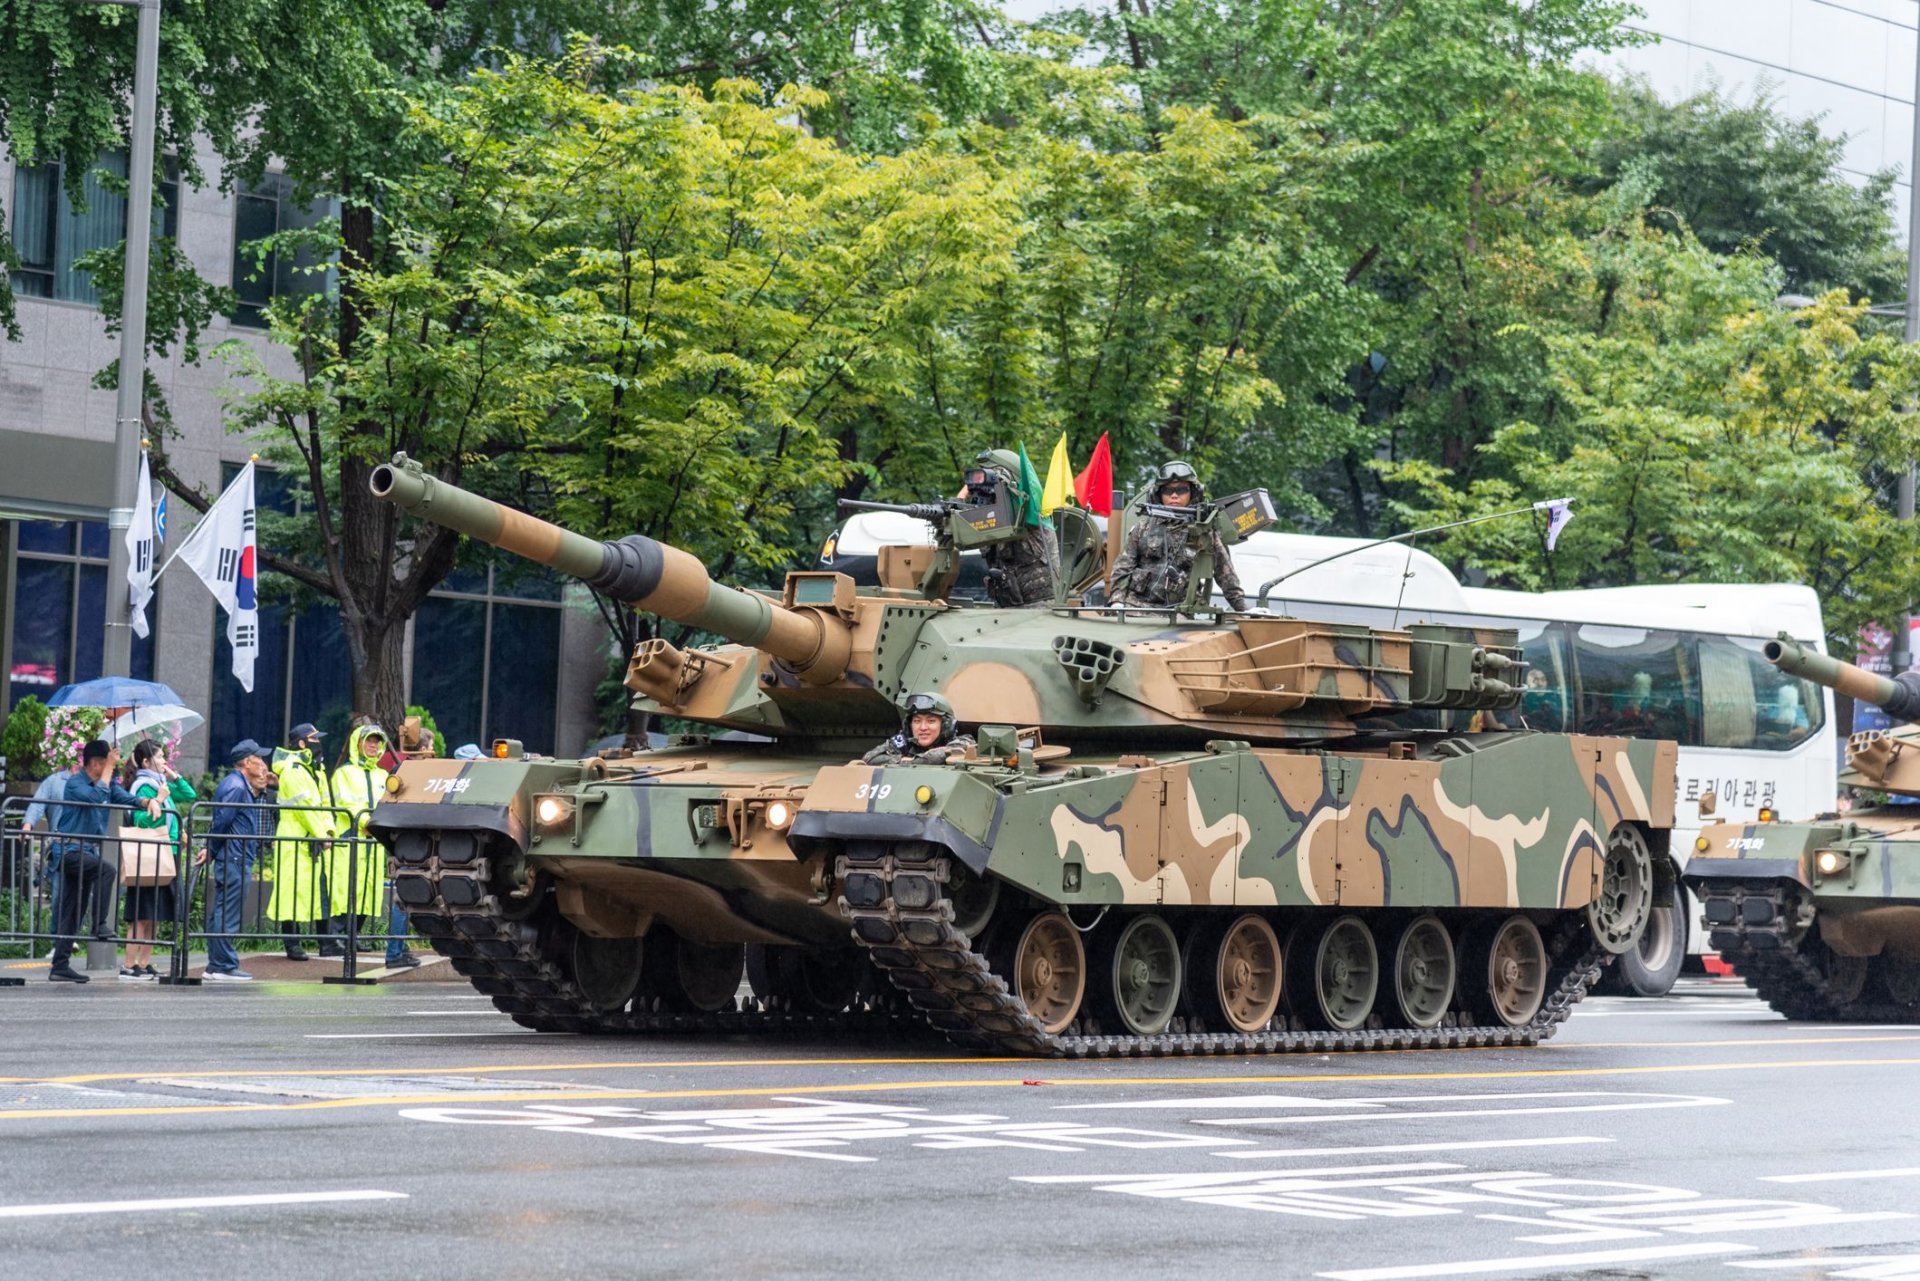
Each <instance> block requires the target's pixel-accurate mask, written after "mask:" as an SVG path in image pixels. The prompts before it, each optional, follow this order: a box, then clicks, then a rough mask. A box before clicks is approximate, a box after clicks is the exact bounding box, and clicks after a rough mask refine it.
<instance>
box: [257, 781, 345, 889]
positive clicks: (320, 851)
mask: <svg viewBox="0 0 1920 1281" xmlns="http://www.w3.org/2000/svg"><path fill="white" fill-rule="evenodd" d="M273 772H274V774H275V775H277V776H278V777H279V780H280V801H279V805H280V808H279V810H278V811H277V812H276V813H275V815H274V829H273V831H274V837H275V840H274V843H273V863H272V867H271V874H272V876H273V894H272V895H271V896H270V897H269V898H268V900H267V916H268V917H269V918H271V919H273V920H276V921H317V920H320V919H322V918H324V917H327V916H330V915H332V914H333V910H332V908H331V905H330V902H329V900H331V899H332V898H333V897H334V895H333V894H332V893H330V892H327V891H326V887H325V877H326V871H327V861H328V855H327V850H326V847H325V845H324V842H325V841H326V840H327V839H329V838H331V837H332V836H334V835H335V834H337V832H338V831H339V828H340V826H341V824H340V819H339V818H338V816H336V815H334V814H332V813H329V812H328V810H327V808H325V807H329V806H331V805H332V804H333V795H332V793H331V791H329V790H328V788H327V784H326V780H325V776H324V775H323V774H321V773H320V772H319V771H317V770H316V769H315V768H314V765H313V755H312V753H310V752H305V751H300V752H295V751H289V750H288V749H286V748H277V749H275V751H274V753H273ZM316 807H317V808H316ZM340 894H341V896H342V897H344V894H345V887H344V886H343V887H342V889H341V890H340Z"/></svg>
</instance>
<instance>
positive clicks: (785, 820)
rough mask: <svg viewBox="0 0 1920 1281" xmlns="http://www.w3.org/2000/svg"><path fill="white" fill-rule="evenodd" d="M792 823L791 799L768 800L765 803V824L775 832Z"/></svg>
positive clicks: (782, 830)
mask: <svg viewBox="0 0 1920 1281" xmlns="http://www.w3.org/2000/svg"><path fill="white" fill-rule="evenodd" d="M792 823H793V802H792V801H769V802H768V803H767V826H768V827H770V828H772V829H773V830H774V831H776V832H784V831H786V830H787V828H788V827H789V826H790V825H791V824H792Z"/></svg>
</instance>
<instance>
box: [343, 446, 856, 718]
mask: <svg viewBox="0 0 1920 1281" xmlns="http://www.w3.org/2000/svg"><path fill="white" fill-rule="evenodd" d="M367 487H368V488H369V489H370V490H371V491H372V492H373V496H374V497H375V498H379V499H381V500H383V501H385V502H390V503H392V504H394V505H395V506H396V507H399V508H400V509H401V510H402V511H404V512H407V513H409V514H410V515H414V516H418V517H420V518H421V519H422V520H430V521H432V522H433V523H434V524H436V525H444V526H445V527H446V528H448V529H451V530H454V531H456V532H458V533H462V534H465V535H467V536H468V537H469V538H476V539H479V540H480V541H481V542H483V543H490V544H492V545H493V546H495V547H498V548H500V549H501V550H502V551H507V552H512V553H513V554H514V555H516V556H523V557H525V558H526V559H528V560H531V561H537V562H539V563H540V564H542V565H547V566H550V567H552V568H554V569H557V570H559V571H560V572H561V573H563V574H568V575H571V576H572V577H574V578H577V579H579V580H580V581H582V582H584V583H586V584H587V586H589V587H591V588H593V589H594V590H595V591H598V592H603V593H605V594H606V595H608V596H611V597H613V598H614V599H615V600H619V601H624V602H626V603H627V604H630V605H632V606H633V607H634V608H636V609H641V610H645V611H646V612H648V613H650V614H658V615H659V616H660V617H662V618H666V619H671V620H672V621H674V622H676V623H684V624H686V625H687V626H689V627H697V628H701V629H702V630H705V631H709V632H713V633H715V634H716V635H719V636H723V637H725V638H726V639H728V640H730V641H733V642H735V643H737V644H741V645H752V646H755V647H757V648H759V649H762V650H765V651H766V652H767V653H769V654H772V655H773V656H774V657H775V658H778V659H780V660H781V661H782V662H784V663H786V664H788V665H789V666H791V667H792V668H793V669H794V670H796V671H799V672H804V673H810V674H812V675H813V676H814V677H815V678H816V679H817V678H820V677H821V676H824V677H825V679H828V680H831V679H833V678H834V677H836V676H837V675H838V674H839V671H840V670H841V669H843V668H844V666H845V662H846V653H847V645H846V637H845V635H844V627H841V626H839V625H838V624H837V620H834V619H831V618H830V617H827V616H823V615H822V614H821V613H820V612H819V611H815V610H794V609H787V608H785V607H783V606H780V605H776V604H774V603H773V602H772V601H770V600H768V599H767V598H766V597H764V596H760V595H757V594H755V593H753V592H746V591H741V590H739V589H738V588H734V587H728V586H726V585H724V584H721V583H716V582H714V581H713V579H712V578H710V577H709V576H708V575H707V568H706V566H705V565H703V564H701V563H700V561H699V559H698V558H697V557H695V556H693V555H692V554H691V553H689V552H686V551H682V550H681V549H680V548H678V547H674V546H672V545H670V544H667V543H663V542H660V541H658V540H657V539H653V538H649V537H647V536H646V535H645V534H628V535H627V536H626V537H624V538H619V539H609V540H607V541H601V540H599V539H594V538H586V537H583V536H581V535H579V534H576V533H573V532H571V531H570V530H566V529H562V528H561V527H560V526H558V525H554V524H551V523H549V522H547V521H544V520H541V519H540V518H539V517H537V516H529V515H527V514H526V513H525V512H522V511H516V510H514V509H513V508H511V507H507V506H504V505H503V504H500V503H496V502H494V501H493V500H492V499H490V498H482V497H481V496H480V495H478V494H473V493H469V492H467V491H466V490H464V489H461V488H460V487H458V486H457V485H451V484H448V483H447V482H446V481H443V480H441V479H439V478H438V477H436V476H430V475H428V474H426V473H425V472H423V471H422V470H421V469H420V467H419V465H418V464H416V463H413V462H411V461H409V460H408V458H407V456H406V455H405V454H396V455H395V456H394V460H393V461H392V462H391V463H383V464H382V465H380V466H378V467H376V468H374V469H373V473H372V475H371V476H369V477H368V480H367Z"/></svg>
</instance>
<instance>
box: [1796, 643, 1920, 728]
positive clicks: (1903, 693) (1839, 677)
mask: <svg viewBox="0 0 1920 1281" xmlns="http://www.w3.org/2000/svg"><path fill="white" fill-rule="evenodd" d="M1761 653H1762V655H1763V656H1764V657H1765V658H1766V660H1767V661H1768V662H1769V663H1772V664H1773V665H1774V666H1775V667H1777V668H1779V669H1780V670H1781V671H1783V672H1786V673H1788V674H1789V675H1792V676H1798V677H1801V678H1802V679H1804V680H1810V681H1812V682H1813V683H1814V684H1816V685H1825V686H1827V687H1828V688H1829V689H1832V690H1834V691H1835V692H1836V693H1840V694H1845V695H1847V696H1848V697H1849V698H1857V699H1860V700H1861V701H1862V702H1867V703H1872V704H1873V705H1874V706H1875V707H1879V708H1883V709H1885V711H1886V713H1887V715H1889V716H1894V717H1898V718H1899V719H1901V720H1908V721H1912V720H1920V672H1901V673H1900V674H1899V675H1898V676H1894V677H1891V678H1889V677H1886V676H1882V675H1880V674H1879V673H1878V672H1870V671H1868V670H1866V669H1865V668H1864V667H1855V666H1854V665H1853V664H1852V663H1843V662H1841V661H1840V660H1839V659H1837V658H1829V657H1828V656H1827V655H1825V654H1821V653H1817V652H1815V651H1814V650H1810V649H1808V648H1807V647H1806V646H1804V645H1802V644H1801V643H1800V642H1799V641H1796V640H1794V639H1793V638H1792V637H1791V636H1789V635H1787V633H1785V632H1781V633H1780V635H1779V636H1777V637H1775V638H1774V639H1773V640H1770V641H1768V642H1767V643H1766V645H1765V646H1764V647H1763V648H1762V649H1761Z"/></svg>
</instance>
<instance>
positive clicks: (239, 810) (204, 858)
mask: <svg viewBox="0 0 1920 1281" xmlns="http://www.w3.org/2000/svg"><path fill="white" fill-rule="evenodd" d="M227 758H228V759H229V760H230V761H232V762H233V769H232V771H231V772H229V773H228V775H227V776H226V777H225V778H223V779H221V780H220V786H219V787H217V788H215V789H214V792H213V826H212V828H211V830H210V832H209V834H208V836H207V847H206V849H204V850H202V851H201V852H200V856H199V860H198V861H199V862H200V863H201V864H206V863H209V862H210V863H212V864H213V880H212V882H211V883H210V884H209V885H208V886H207V968H206V969H205V970H204V971H203V972H202V973H201V975H200V977H201V978H202V979H204V980H206V981H207V982H209V983H251V982H252V981H253V975H251V974H249V973H247V972H246V971H245V970H243V969H241V968H240V952H239V949H238V948H236V947H235V946H234V943H233V939H232V937H231V936H232V935H234V934H238V933H239V932H240V917H241V915H242V913H243V912H244V911H245V909H246V902H247V877H248V875H249V874H250V873H251V871H252V868H253V865H254V864H255V863H257V862H259V860H260V836H261V834H262V833H265V832H270V831H272V830H273V816H272V814H271V813H269V812H268V810H266V809H264V808H262V807H261V806H260V794H261V793H262V792H264V791H266V790H267V784H268V782H270V781H271V780H272V778H273V774H272V772H271V771H269V770H268V768H267V749H266V748H264V747H262V746H260V744H258V743H256V742H254V741H253V740H252V739H250V738H243V739H241V740H240V741H239V742H237V743H235V744H234V745H233V750H232V751H231V752H229V753H228V754H227Z"/></svg>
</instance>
